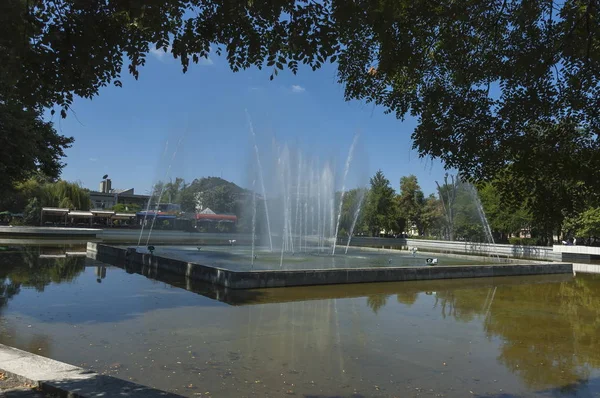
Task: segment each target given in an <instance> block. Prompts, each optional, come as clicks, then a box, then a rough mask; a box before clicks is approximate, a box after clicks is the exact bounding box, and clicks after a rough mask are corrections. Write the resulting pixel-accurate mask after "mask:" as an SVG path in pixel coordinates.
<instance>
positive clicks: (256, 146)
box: [246, 109, 273, 251]
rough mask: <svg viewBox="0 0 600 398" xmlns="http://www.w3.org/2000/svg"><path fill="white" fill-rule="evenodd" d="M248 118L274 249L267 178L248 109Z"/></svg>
mask: <svg viewBox="0 0 600 398" xmlns="http://www.w3.org/2000/svg"><path fill="white" fill-rule="evenodd" d="M246 118H247V119H248V126H249V128H250V134H251V135H252V141H253V143H254V153H255V154H256V165H257V167H258V178H259V181H260V187H261V189H262V195H263V202H264V204H265V217H266V218H267V228H268V235H269V248H270V250H271V251H273V238H272V235H271V222H270V220H269V208H268V206H267V190H266V189H265V179H264V175H263V169H262V163H261V161H260V153H259V151H258V144H257V143H256V133H255V132H254V126H253V124H252V119H250V113H248V110H247V109H246Z"/></svg>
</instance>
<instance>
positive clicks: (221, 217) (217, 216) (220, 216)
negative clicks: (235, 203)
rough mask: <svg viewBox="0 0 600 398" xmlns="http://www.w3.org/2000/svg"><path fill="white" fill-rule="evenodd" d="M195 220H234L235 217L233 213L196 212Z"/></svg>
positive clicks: (235, 219)
mask: <svg viewBox="0 0 600 398" xmlns="http://www.w3.org/2000/svg"><path fill="white" fill-rule="evenodd" d="M196 220H199V221H213V222H215V221H225V222H236V221H237V217H236V216H235V215H233V214H215V213H213V214H203V213H199V214H196Z"/></svg>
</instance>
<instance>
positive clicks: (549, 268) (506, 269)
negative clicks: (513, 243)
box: [87, 242, 573, 289]
mask: <svg viewBox="0 0 600 398" xmlns="http://www.w3.org/2000/svg"><path fill="white" fill-rule="evenodd" d="M87 255H88V257H91V258H94V259H97V260H101V261H105V262H108V263H114V262H116V263H117V264H122V263H125V262H130V263H135V264H140V265H144V266H147V267H150V268H151V269H156V270H157V271H158V270H160V271H167V272H171V273H174V274H176V275H181V276H185V277H187V278H190V279H193V280H198V281H202V282H207V283H211V284H215V285H220V286H225V287H228V288H231V289H256V288H268V287H288V286H308V285H334V284H344V283H368V282H397V281H415V280H432V279H455V278H484V277H495V276H519V275H545V274H572V273H573V265H572V264H564V263H549V264H514V265H513V264H511V265H469V266H433V267H385V268H352V269H350V268H336V269H326V270H323V269H319V270H275V271H273V270H268V271H262V270H261V271H242V272H237V271H230V270H227V269H223V268H216V267H211V266H207V265H202V264H195V263H191V262H186V261H182V260H176V259H172V258H166V257H160V256H155V255H151V254H148V253H137V252H133V251H130V252H128V251H127V249H125V248H120V247H114V246H109V245H105V244H98V243H93V242H89V243H88V245H87Z"/></svg>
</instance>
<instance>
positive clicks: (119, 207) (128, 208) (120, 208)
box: [111, 203, 142, 213]
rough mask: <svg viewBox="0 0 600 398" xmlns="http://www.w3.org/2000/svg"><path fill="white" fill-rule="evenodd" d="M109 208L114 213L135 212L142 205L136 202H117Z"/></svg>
mask: <svg viewBox="0 0 600 398" xmlns="http://www.w3.org/2000/svg"><path fill="white" fill-rule="evenodd" d="M111 210H112V211H114V212H116V213H137V212H138V211H141V210H142V207H141V206H140V205H138V204H137V203H117V204H116V205H114V206H113V207H112V209H111Z"/></svg>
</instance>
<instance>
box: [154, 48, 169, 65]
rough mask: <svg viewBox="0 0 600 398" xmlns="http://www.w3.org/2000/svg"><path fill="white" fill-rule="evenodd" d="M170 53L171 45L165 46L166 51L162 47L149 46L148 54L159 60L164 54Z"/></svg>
mask: <svg viewBox="0 0 600 398" xmlns="http://www.w3.org/2000/svg"><path fill="white" fill-rule="evenodd" d="M170 53H171V46H167V52H165V50H163V49H162V48H157V47H154V48H151V49H150V54H152V55H154V56H155V57H156V58H158V59H160V60H161V61H162V60H163V59H164V57H165V55H167V54H170Z"/></svg>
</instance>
